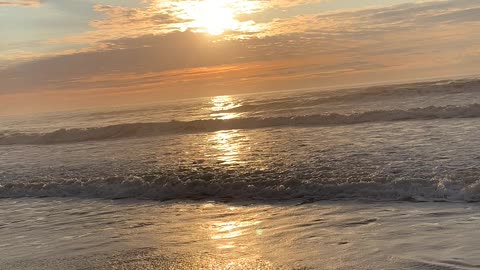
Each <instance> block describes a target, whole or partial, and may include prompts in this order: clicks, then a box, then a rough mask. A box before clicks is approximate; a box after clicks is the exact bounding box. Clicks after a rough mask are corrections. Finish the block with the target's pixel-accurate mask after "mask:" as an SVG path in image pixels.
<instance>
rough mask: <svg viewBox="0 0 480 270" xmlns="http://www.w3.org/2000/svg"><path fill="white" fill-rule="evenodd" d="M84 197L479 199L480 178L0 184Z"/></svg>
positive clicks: (14, 192)
mask: <svg viewBox="0 0 480 270" xmlns="http://www.w3.org/2000/svg"><path fill="white" fill-rule="evenodd" d="M19 197H86V198H106V199H127V198H132V199H149V200H183V199H189V200H190V199H193V200H196V199H213V200H240V201H241V200H266V201H282V200H302V201H303V202H313V201H318V200H350V199H366V200H389V201H392V200H400V201H467V202H478V201H480V181H474V182H472V183H459V182H449V181H442V180H426V181H423V180H422V181H418V180H413V179H412V180H405V179H402V180H400V179H399V180H394V181H388V182H379V181H375V180H372V181H357V182H341V183H336V182H326V181H309V180H302V179H298V178H288V177H287V178H284V179H280V178H275V177H274V178H263V177H253V178H252V177H251V175H250V177H248V176H244V177H236V178H228V177H220V176H218V175H217V176H215V175H213V176H212V175H211V174H197V175H190V176H188V177H182V176H174V175H166V174H164V175H145V176H130V177H106V178H95V179H88V180H87V179H84V180H79V179H72V180H54V181H30V182H29V181H16V182H10V183H4V184H3V185H0V198H19Z"/></svg>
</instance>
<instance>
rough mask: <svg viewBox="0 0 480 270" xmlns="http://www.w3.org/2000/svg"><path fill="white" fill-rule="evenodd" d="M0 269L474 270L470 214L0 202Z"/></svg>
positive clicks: (379, 207) (332, 205)
mask: <svg viewBox="0 0 480 270" xmlns="http://www.w3.org/2000/svg"><path fill="white" fill-rule="evenodd" d="M0 205H1V206H0V211H1V214H2V217H4V219H2V223H1V224H0V225H1V226H0V238H1V239H2V240H3V241H2V244H1V245H0V253H1V254H2V256H1V258H0V269H68V268H69V269H477V268H478V267H479V266H480V259H479V258H480V257H479V256H478V255H479V253H478V249H477V240H478V239H479V237H480V235H479V233H478V232H479V231H480V230H479V229H480V227H479V226H480V225H479V223H478V221H479V220H480V214H479V213H480V212H479V210H480V209H479V206H478V205H477V204H465V203H410V202H403V203H401V202H396V203H395V202H391V203H385V202H384V203H372V202H370V203H369V202H358V201H357V202H355V201H351V202H318V203H312V204H302V205H298V204H296V203H295V202H290V203H277V204H257V203H254V204H252V203H243V204H242V203H229V204H225V203H214V202H169V203H158V202H148V201H131V200H127V201H106V200H91V199H88V200H80V199H4V200H2V201H1V204H0Z"/></svg>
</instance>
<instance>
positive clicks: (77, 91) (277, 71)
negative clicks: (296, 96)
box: [0, 0, 480, 113]
mask: <svg viewBox="0 0 480 270" xmlns="http://www.w3.org/2000/svg"><path fill="white" fill-rule="evenodd" d="M0 22H1V23H0V33H1V37H2V38H1V40H0V82H1V83H0V113H7V112H9V111H13V110H23V109H25V107H28V108H29V109H34V108H37V107H38V108H52V107H54V108H57V107H58V108H62V107H71V106H80V107H81V106H90V105H92V106H94V105H105V104H107V105H108V104H112V103H113V104H117V103H118V104H120V103H125V102H144V101H151V100H152V99H154V100H156V99H159V100H161V99H165V98H186V97H196V96H205V95H218V94H235V93H245V92H260V91H275V90H285V89H299V88H316V87H318V88H324V87H340V86H345V85H356V84H377V83H383V82H393V81H407V80H420V79H425V78H435V77H448V76H459V75H468V74H475V73H478V70H479V69H478V68H479V67H480V64H479V63H480V46H479V45H478V44H480V34H479V33H480V2H478V1H472V0H452V1H414V0H383V1H381V0H364V1H358V0H289V1H287V0H270V1H266V0H198V1H195V0H166V1H162V0H115V1H114V0H69V1H64V0H43V1H42V0H6V1H5V0H4V1H1V0H0ZM33 101H34V102H33Z"/></svg>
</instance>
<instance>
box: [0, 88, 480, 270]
mask: <svg viewBox="0 0 480 270" xmlns="http://www.w3.org/2000/svg"><path fill="white" fill-rule="evenodd" d="M0 121H1V123H2V125H1V126H0V198H1V199H0V269H479V268H480V250H478V248H477V245H476V241H475V240H478V239H480V238H479V237H480V234H479V232H480V230H479V229H480V223H479V220H480V212H479V211H478V210H480V205H479V204H478V202H479V201H480V178H479V175H480V166H479V165H480V145H479V144H478V138H480V129H479V128H478V127H480V81H479V80H476V79H464V80H444V81H436V82H422V83H410V84H400V85H386V86H372V87H359V88H355V89H338V90H322V91H319V90H311V89H310V90H303V91H280V92H272V93H261V94H245V95H232V96H216V97H205V98H196V99H188V100H174V101H152V103H149V104H143V105H135V106H133V105H129V106H115V105H113V104H112V106H111V107H109V108H92V109H88V110H87V109H83V110H72V111H64V112H52V113H39V114H35V115H33V114H32V115H17V116H7V115H5V116H1V117H0Z"/></svg>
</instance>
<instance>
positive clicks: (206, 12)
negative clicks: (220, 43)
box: [191, 0, 238, 35]
mask: <svg viewBox="0 0 480 270" xmlns="http://www.w3.org/2000/svg"><path fill="white" fill-rule="evenodd" d="M193 11H194V12H192V14H191V15H192V16H191V17H192V20H193V23H192V26H193V27H195V28H200V29H204V30H205V31H206V32H208V33H209V34H212V35H220V34H222V33H224V32H225V31H227V30H234V29H236V28H238V21H237V20H236V19H235V10H234V9H233V7H232V6H229V4H228V1H221V0H206V1H202V2H199V3H198V5H197V7H196V9H194V10H193Z"/></svg>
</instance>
